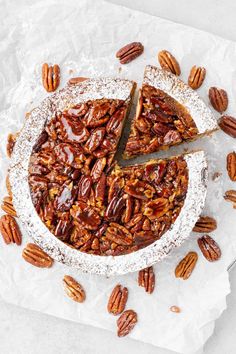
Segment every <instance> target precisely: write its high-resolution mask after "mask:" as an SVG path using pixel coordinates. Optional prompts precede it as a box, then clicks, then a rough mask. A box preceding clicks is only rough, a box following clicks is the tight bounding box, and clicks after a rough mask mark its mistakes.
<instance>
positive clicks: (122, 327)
mask: <svg viewBox="0 0 236 354" xmlns="http://www.w3.org/2000/svg"><path fill="white" fill-rule="evenodd" d="M137 322H138V316H137V313H136V312H135V311H133V310H126V311H124V312H123V313H122V315H121V316H120V317H119V318H118V320H117V335H118V337H124V336H127V334H129V333H130V332H131V331H132V329H133V328H134V326H135V325H136V323H137Z"/></svg>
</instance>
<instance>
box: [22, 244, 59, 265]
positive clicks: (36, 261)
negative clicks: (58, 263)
mask: <svg viewBox="0 0 236 354" xmlns="http://www.w3.org/2000/svg"><path fill="white" fill-rule="evenodd" d="M22 257H23V258H24V260H25V261H26V262H28V263H30V264H32V265H33V266H35V267H39V268H50V267H51V266H52V264H53V259H52V258H51V257H50V256H49V255H48V254H47V253H46V252H44V251H43V250H42V249H41V248H40V247H39V246H37V245H35V244H34V243H28V244H27V245H26V247H25V248H24V249H23V252H22Z"/></svg>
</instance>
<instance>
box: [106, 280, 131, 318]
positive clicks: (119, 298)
mask: <svg viewBox="0 0 236 354" xmlns="http://www.w3.org/2000/svg"><path fill="white" fill-rule="evenodd" d="M127 299H128V289H127V288H126V287H122V286H121V285H120V284H118V285H116V286H115V288H114V289H113V290H112V293H111V295H110V298H109V301H108V304H107V310H108V312H109V313H112V314H113V315H115V316H116V315H120V314H121V313H122V312H123V311H124V309H125V305H126V302H127Z"/></svg>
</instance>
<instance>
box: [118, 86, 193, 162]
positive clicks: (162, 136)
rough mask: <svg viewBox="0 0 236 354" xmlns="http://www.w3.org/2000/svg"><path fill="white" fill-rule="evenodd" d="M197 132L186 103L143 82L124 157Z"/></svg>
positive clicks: (161, 146) (156, 148)
mask: <svg viewBox="0 0 236 354" xmlns="http://www.w3.org/2000/svg"><path fill="white" fill-rule="evenodd" d="M197 135H198V129H197V127H196V124H195V122H194V120H193V119H192V117H191V115H190V114H189V113H188V111H187V110H186V108H185V107H184V106H183V105H181V104H180V103H179V102H177V101H176V100H175V99H174V98H172V97H171V96H169V95H168V94H167V93H165V92H163V91H162V90H160V89H157V88H155V87H153V86H150V85H148V84H144V85H143V87H142V89H141V90H140V94H139V102H138V108H137V112H136V116H135V118H134V120H133V122H132V126H131V132H130V136H129V139H128V141H127V144H126V147H125V152H124V158H126V159H128V158H132V157H134V156H136V155H141V154H149V153H152V152H155V151H158V150H166V149H168V148H169V147H170V146H171V145H177V144H180V143H181V142H184V141H186V140H191V139H194V138H196V137H197Z"/></svg>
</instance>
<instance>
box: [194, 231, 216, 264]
mask: <svg viewBox="0 0 236 354" xmlns="http://www.w3.org/2000/svg"><path fill="white" fill-rule="evenodd" d="M197 242H198V246H199V248H200V250H201V251H202V254H203V256H204V257H205V258H206V259H207V260H208V261H209V262H215V261H218V259H219V258H220V257H221V250H220V247H219V245H218V244H217V242H216V241H215V240H213V238H211V237H210V236H209V235H204V236H202V237H200V238H199V239H198V240H197Z"/></svg>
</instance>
